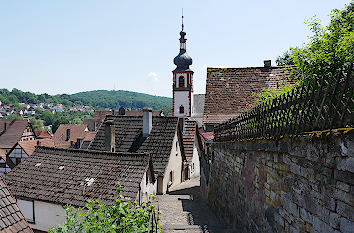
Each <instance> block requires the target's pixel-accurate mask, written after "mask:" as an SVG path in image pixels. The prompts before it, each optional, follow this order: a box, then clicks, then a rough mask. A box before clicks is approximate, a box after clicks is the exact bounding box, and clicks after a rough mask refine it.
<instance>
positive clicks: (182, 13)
mask: <svg viewBox="0 0 354 233" xmlns="http://www.w3.org/2000/svg"><path fill="white" fill-rule="evenodd" d="M183 18H184V16H183V8H182V31H183V29H184V24H183Z"/></svg>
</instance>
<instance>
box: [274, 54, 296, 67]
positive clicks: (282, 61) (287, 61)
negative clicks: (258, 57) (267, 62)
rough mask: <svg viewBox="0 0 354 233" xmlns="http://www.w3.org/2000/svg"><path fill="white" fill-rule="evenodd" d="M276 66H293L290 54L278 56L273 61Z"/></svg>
mask: <svg viewBox="0 0 354 233" xmlns="http://www.w3.org/2000/svg"><path fill="white" fill-rule="evenodd" d="M275 62H276V63H277V66H290V65H294V61H293V60H292V58H291V54H290V52H289V51H285V52H284V53H283V55H281V56H278V57H277V59H276V60H275Z"/></svg>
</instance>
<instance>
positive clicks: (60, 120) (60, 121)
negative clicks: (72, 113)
mask: <svg viewBox="0 0 354 233" xmlns="http://www.w3.org/2000/svg"><path fill="white" fill-rule="evenodd" d="M69 123H70V120H69V117H66V116H61V117H58V118H56V119H55V120H54V122H53V125H52V130H53V133H55V131H57V129H58V128H59V125H61V124H69Z"/></svg>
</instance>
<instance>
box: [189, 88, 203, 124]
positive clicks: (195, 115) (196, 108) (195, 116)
mask: <svg viewBox="0 0 354 233" xmlns="http://www.w3.org/2000/svg"><path fill="white" fill-rule="evenodd" d="M192 101H193V104H192V114H191V116H190V117H188V119H189V120H194V121H196V122H197V123H198V127H199V128H200V127H202V126H203V114H204V102H205V94H194V95H193V100H192Z"/></svg>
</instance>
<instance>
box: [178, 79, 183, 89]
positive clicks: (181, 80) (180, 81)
mask: <svg viewBox="0 0 354 233" xmlns="http://www.w3.org/2000/svg"><path fill="white" fill-rule="evenodd" d="M178 86H179V87H184V77H183V76H181V77H179V79H178Z"/></svg>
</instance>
